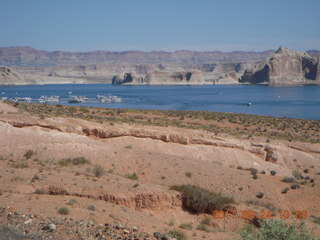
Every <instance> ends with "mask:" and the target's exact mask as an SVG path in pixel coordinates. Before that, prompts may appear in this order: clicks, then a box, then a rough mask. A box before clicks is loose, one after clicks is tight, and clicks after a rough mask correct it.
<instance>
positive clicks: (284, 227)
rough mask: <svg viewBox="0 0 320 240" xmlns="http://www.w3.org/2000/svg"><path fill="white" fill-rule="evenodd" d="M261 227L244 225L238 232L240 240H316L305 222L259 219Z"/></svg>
mask: <svg viewBox="0 0 320 240" xmlns="http://www.w3.org/2000/svg"><path fill="white" fill-rule="evenodd" d="M260 223H261V227H260V228H256V227H254V226H253V225H246V226H245V227H243V228H242V229H241V230H240V231H239V233H240V236H241V239H242V240H280V239H285V240H318V238H317V237H315V236H314V234H313V232H312V231H310V230H308V229H307V227H306V225H305V222H303V221H301V222H300V223H298V224H287V223H285V222H282V221H281V220H274V221H272V220H261V221H260Z"/></svg>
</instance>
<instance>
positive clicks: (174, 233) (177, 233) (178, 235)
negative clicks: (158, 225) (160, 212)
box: [166, 230, 188, 240]
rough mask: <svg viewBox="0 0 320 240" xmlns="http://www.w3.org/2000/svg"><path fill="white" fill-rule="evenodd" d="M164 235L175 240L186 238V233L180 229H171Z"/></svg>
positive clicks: (185, 239) (184, 239)
mask: <svg viewBox="0 0 320 240" xmlns="http://www.w3.org/2000/svg"><path fill="white" fill-rule="evenodd" d="M166 235H167V236H169V237H172V238H175V239H177V240H187V239H188V237H187V236H186V234H185V233H184V232H182V231H179V230H171V231H169V232H167V233H166Z"/></svg>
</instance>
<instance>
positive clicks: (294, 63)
mask: <svg viewBox="0 0 320 240" xmlns="http://www.w3.org/2000/svg"><path fill="white" fill-rule="evenodd" d="M319 67H320V65H319V58H316V57H312V56H310V55H309V54H307V53H305V52H296V51H292V50H289V49H287V48H282V47H280V48H279V49H278V50H277V51H276V52H275V53H274V54H273V55H272V56H271V57H269V58H267V59H266V60H265V61H263V62H260V63H258V64H256V65H255V66H254V67H253V68H249V69H246V70H245V72H244V74H243V75H242V76H241V78H240V79H239V82H240V83H252V84H258V83H267V84H270V83H271V84H292V83H307V82H316V81H320V74H319V73H320V69H319Z"/></svg>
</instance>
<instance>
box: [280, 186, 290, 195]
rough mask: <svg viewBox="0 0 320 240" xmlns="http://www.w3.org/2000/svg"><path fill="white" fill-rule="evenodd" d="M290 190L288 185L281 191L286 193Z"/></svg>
mask: <svg viewBox="0 0 320 240" xmlns="http://www.w3.org/2000/svg"><path fill="white" fill-rule="evenodd" d="M288 191H289V188H288V187H285V188H284V189H283V190H282V191H281V193H283V194H286V193H287V192H288Z"/></svg>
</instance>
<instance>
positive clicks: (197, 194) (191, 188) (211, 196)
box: [170, 184, 234, 213]
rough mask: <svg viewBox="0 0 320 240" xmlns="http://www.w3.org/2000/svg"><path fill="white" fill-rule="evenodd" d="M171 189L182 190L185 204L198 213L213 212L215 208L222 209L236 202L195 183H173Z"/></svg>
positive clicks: (187, 207)
mask: <svg viewBox="0 0 320 240" xmlns="http://www.w3.org/2000/svg"><path fill="white" fill-rule="evenodd" d="M170 189H172V190H176V191H178V192H181V193H182V200H183V206H184V207H185V208H186V209H189V210H191V211H195V212H197V213H211V212H212V211H214V210H222V209H223V208H225V207H226V206H227V205H229V204H231V203H234V200H233V198H230V197H226V196H223V195H222V194H220V193H215V192H211V191H208V190H206V189H203V188H201V187H199V186H195V185H190V184H188V185H173V186H171V187H170Z"/></svg>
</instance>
